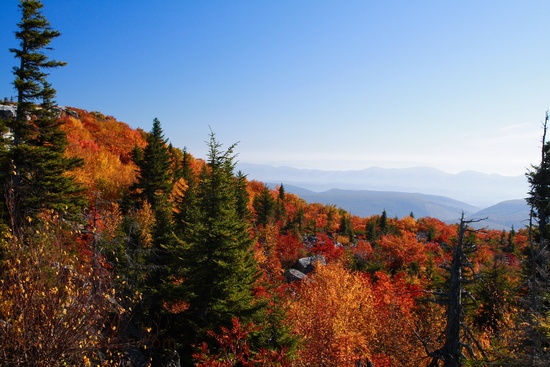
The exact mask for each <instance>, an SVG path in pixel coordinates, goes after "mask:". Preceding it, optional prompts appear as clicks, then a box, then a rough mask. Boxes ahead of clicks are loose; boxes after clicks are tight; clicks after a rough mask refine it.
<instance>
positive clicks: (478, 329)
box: [4, 108, 529, 366]
mask: <svg viewBox="0 0 550 367" xmlns="http://www.w3.org/2000/svg"><path fill="white" fill-rule="evenodd" d="M62 111H63V112H61V114H60V120H61V121H62V122H63V123H64V124H63V130H64V131H65V132H66V134H67V137H68V141H69V144H68V148H67V154H68V155H69V156H71V157H78V158H81V159H83V161H84V164H83V165H82V166H81V167H80V168H79V169H77V170H75V171H74V172H73V173H72V174H73V175H74V177H75V178H76V180H77V181H78V182H80V183H81V184H82V185H83V187H84V189H85V192H84V194H85V196H86V197H87V198H88V203H89V206H88V211H87V212H88V213H89V214H88V215H86V217H85V220H86V225H85V227H83V229H81V230H79V231H77V233H76V234H74V235H71V234H69V233H65V234H64V235H63V236H64V237H63V238H64V240H63V241H64V242H63V243H62V244H59V245H57V246H65V247H66V248H67V250H71V251H74V250H76V251H77V252H76V253H74V254H75V256H76V257H75V258H74V259H73V260H71V261H77V262H78V263H80V264H81V265H79V266H87V265H86V264H94V263H95V264H96V265H98V266H100V268H99V269H94V270H93V272H95V273H99V274H96V275H94V276H100V277H101V279H103V280H102V282H105V283H106V284H107V283H108V284H110V287H112V288H109V289H110V290H108V292H111V291H112V292H113V294H114V295H116V297H117V299H119V301H118V304H119V306H117V307H121V310H125V311H124V312H122V314H120V315H119V316H117V322H118V323H120V326H118V328H117V329H116V332H114V333H113V331H112V330H111V331H110V332H109V333H108V334H109V336H108V338H105V339H103V340H102V342H103V343H104V344H105V345H103V346H102V348H107V349H109V348H111V349H114V350H115V351H111V352H110V353H112V354H113V355H117V356H119V357H117V358H129V359H131V360H132V361H133V362H132V363H135V364H136V365H138V361H147V360H148V361H150V362H148V363H154V364H157V365H162V364H163V363H168V362H167V361H168V360H170V358H171V357H172V355H171V353H172V352H173V350H171V348H175V350H177V351H178V355H179V358H180V359H181V361H182V362H181V363H184V362H183V360H187V361H188V362H185V363H197V364H198V365H201V366H214V365H218V364H216V363H225V364H221V365H228V366H229V365H236V363H237V361H238V360H242V361H248V362H247V363H250V365H265V364H266V363H267V364H268V365H295V366H319V365H324V364H325V363H326V364H330V365H338V366H347V365H349V366H354V365H356V363H357V362H358V361H359V360H361V361H364V363H365V365H366V363H367V361H370V363H372V364H373V365H374V366H422V365H429V363H430V361H431V360H432V359H433V357H431V356H430V353H432V352H434V351H436V350H437V349H438V348H440V347H441V345H443V344H444V340H445V330H446V306H445V301H444V299H445V297H443V298H441V295H444V294H445V292H446V288H447V282H448V279H449V271H448V268H447V265H446V264H450V263H451V262H452V258H453V251H454V249H455V248H456V246H457V243H458V241H459V237H458V234H459V233H458V230H459V223H458V222H457V224H451V225H448V224H445V223H444V222H442V221H440V220H438V219H435V218H430V217H424V218H414V217H412V216H410V215H408V216H403V217H402V218H400V219H398V218H388V217H387V216H386V215H385V213H384V212H383V213H380V214H379V215H373V216H369V217H358V216H354V215H350V214H349V213H348V212H346V211H344V210H342V209H339V208H337V207H335V206H334V205H324V204H319V203H307V202H306V201H305V200H303V199H301V198H300V197H298V196H296V195H294V194H289V193H287V192H285V189H284V186H279V187H276V188H274V189H270V188H268V187H267V186H265V185H264V184H263V183H261V182H257V181H248V180H246V179H245V178H239V176H238V175H237V174H236V173H233V174H232V177H233V178H232V181H234V182H235V183H237V182H242V183H243V184H244V185H245V186H244V188H245V190H244V191H242V192H241V194H242V197H241V199H242V200H245V201H244V202H243V205H245V206H244V207H243V208H241V210H243V212H242V213H241V214H239V215H238V218H241V219H240V220H243V221H245V225H246V226H245V227H246V228H248V230H247V233H248V235H249V239H250V241H253V245H252V246H251V247H250V251H253V254H254V263H255V264H256V265H254V267H256V266H257V269H258V270H257V271H258V273H257V274H256V276H255V277H254V279H253V280H251V282H252V283H251V286H252V290H253V292H252V295H253V297H254V299H255V301H252V299H251V300H250V301H249V302H251V303H252V304H256V303H258V304H261V305H262V307H261V308H262V309H263V311H261V312H260V314H259V315H258V314H256V315H255V316H253V317H251V318H250V317H245V316H244V315H241V317H237V315H235V317H229V318H228V319H226V320H227V321H225V322H228V323H227V324H226V323H225V322H224V321H223V318H222V319H220V321H219V322H220V323H219V324H218V323H216V324H210V325H208V330H205V331H204V333H205V334H204V335H210V336H209V337H206V338H205V339H203V343H205V344H197V340H194V339H193V336H189V335H187V336H185V333H183V332H182V330H184V329H180V328H182V327H189V326H185V325H187V323H188V322H189V320H187V318H191V317H192V314H191V313H190V312H189V314H188V313H187V312H188V311H189V310H190V304H189V301H190V300H192V297H191V296H190V295H188V296H187V295H186V294H187V293H186V292H185V291H184V290H183V288H184V287H181V288H180V287H179V286H178V287H175V286H176V285H178V284H180V282H181V283H183V284H185V282H186V280H187V279H186V277H185V276H183V275H184V274H185V272H182V270H181V269H182V268H187V267H192V265H191V264H190V263H193V262H194V261H195V260H197V261H198V258H197V259H195V258H193V257H188V258H185V259H183V258H182V256H191V253H187V252H186V251H187V250H186V248H188V246H190V245H191V244H190V243H189V242H190V241H191V240H190V239H189V240H183V238H182V237H184V236H187V235H185V234H184V233H186V231H189V232H193V231H194V230H195V229H192V228H189V227H187V228H185V225H184V226H183V227H184V229H178V227H179V224H178V221H179V222H180V224H181V223H184V224H185V223H187V224H189V226H193V225H192V224H191V223H192V220H191V219H190V218H191V217H192V216H193V215H198V214H192V212H193V211H195V210H198V207H200V205H199V204H198V203H197V200H198V195H197V191H196V189H197V184H198V183H199V182H203V183H206V182H208V181H204V180H205V178H204V177H203V176H204V175H205V174H206V173H205V172H209V171H211V170H212V169H214V166H212V163H213V162H212V161H211V159H212V157H210V158H209V159H210V160H209V159H206V160H203V159H197V158H195V157H193V156H192V155H191V154H190V153H188V152H185V151H181V150H179V149H176V148H171V147H169V146H168V145H166V141H165V140H163V139H161V141H164V143H163V146H164V147H165V149H166V152H167V154H168V157H169V159H168V160H169V162H170V165H169V168H168V171H169V172H167V173H169V174H168V176H167V177H168V181H169V183H170V185H169V192H166V194H167V195H166V200H167V201H166V202H167V203H170V205H169V206H167V207H169V208H171V209H169V212H168V213H165V215H167V217H166V218H169V219H166V220H167V221H168V222H166V223H159V217H158V216H157V215H158V211H156V210H155V208H154V206H153V205H152V204H151V203H149V202H148V200H147V199H142V198H143V196H142V194H143V192H144V191H143V190H144V189H139V188H138V187H137V186H136V183H137V182H139V181H140V179H143V176H142V172H141V171H140V166H139V165H138V164H137V163H136V161H137V162H140V161H139V159H137V158H136V156H139V155H140V153H139V152H141V153H143V152H145V150H146V148H147V146H148V144H151V141H152V140H151V136H152V133H146V132H143V131H139V130H133V129H131V128H130V127H129V126H128V125H127V124H124V123H121V122H118V121H116V119H115V118H113V117H106V116H103V115H102V114H101V113H98V112H87V111H84V110H81V109H77V108H64V109H62ZM158 127H160V125H159V126H158ZM157 133H158V131H157ZM158 136H162V134H160V135H157V137H158ZM148 141H149V143H148ZM211 144H213V147H217V148H215V154H214V158H215V157H218V158H219V157H220V156H225V157H226V158H227V159H230V158H231V154H232V153H230V154H229V155H226V153H227V152H224V151H220V150H218V149H220V147H219V146H218V144H219V143H217V142H216V141H215V140H213V141H212V142H211ZM220 146H221V145H220ZM136 149H137V150H136ZM142 159H143V158H142ZM226 163H229V162H226ZM228 168H230V167H228ZM193 188H195V189H193ZM140 197H142V198H140ZM151 200H153V199H151ZM202 200H205V199H202ZM227 200H230V199H229V198H227ZM138 202H139V203H141V204H139V205H137V203H138ZM201 210H206V209H201ZM211 220H213V221H217V220H221V218H211ZM48 222H51V221H50V220H48ZM167 223H169V224H170V226H172V227H171V228H172V229H171V231H172V232H173V233H174V236H173V237H172V236H167V237H162V236H163V235H164V234H166V233H164V234H159V233H158V232H157V230H156V229H155V227H156V226H159V225H162V226H164V225H167ZM50 225H51V226H54V227H55V226H56V224H55V223H50ZM195 225H198V224H195ZM57 226H59V225H58V224H57ZM212 228H214V227H212ZM59 230H61V229H57V230H54V231H55V233H57V231H59ZM176 233H179V235H176ZM468 233H469V234H468V242H467V243H468V244H469V245H470V246H475V249H476V251H475V252H472V253H470V254H468V258H469V264H470V265H469V266H468V268H469V269H470V270H469V271H471V272H472V273H471V274H470V276H471V278H472V279H475V278H477V277H482V278H483V281H480V282H472V283H471V285H468V286H467V288H468V292H469V294H471V295H472V297H473V298H474V299H475V300H476V301H475V302H465V304H464V309H463V317H464V322H466V323H467V324H468V325H469V333H470V334H471V335H470V336H471V337H472V338H473V340H475V342H473V344H471V346H472V349H471V354H470V355H469V356H468V357H469V358H471V359H474V360H479V361H486V362H487V363H488V362H489V361H500V360H504V359H506V360H508V359H515V358H519V356H520V354H521V350H520V349H517V348H518V345H519V344H518V343H519V342H520V340H518V332H520V331H521V328H522V324H521V323H520V322H519V319H518V317H519V316H520V314H518V312H517V310H518V307H520V304H521V296H522V294H523V293H522V292H523V291H522V289H523V276H522V262H523V261H524V259H525V254H526V250H527V249H528V246H529V245H528V233H527V232H526V230H519V231H517V232H516V231H512V232H506V231H491V230H485V231H473V230H472V231H471V232H470V231H469V232H468ZM203 236H208V232H205V233H204V234H203ZM159 238H164V239H163V241H164V242H163V246H162V247H160V248H159V249H161V248H162V251H164V255H163V256H159V257H157V256H153V255H152V252H154V249H155V246H156V245H155V242H156V241H159ZM189 238H193V237H189ZM37 240H38V239H37ZM196 240H197V239H195V241H196ZM58 241H59V240H58ZM217 241H221V239H219V240H217ZM75 246H77V247H75ZM48 249H49V247H47V248H46V249H44V250H42V251H46V250H48ZM48 251H50V250H48ZM194 256H199V255H197V254H195V255H194ZM201 256H204V255H201ZM312 256H313V257H315V259H322V262H313V264H312V265H313V266H310V267H309V268H307V269H306V268H303V267H300V266H299V265H298V264H300V262H299V261H298V260H300V259H304V258H308V257H312ZM50 261H53V260H50ZM302 261H303V260H302ZM321 263H322V264H326V265H321ZM9 264H10V265H11V268H12V271H15V270H17V271H18V272H21V271H31V269H20V268H19V267H23V266H24V265H18V266H17V267H16V266H15V265H14V264H11V263H9ZM6 266H8V265H6ZM29 266H30V265H29ZM202 266H204V267H206V268H204V269H203V270H204V271H206V273H204V274H203V277H207V276H208V274H209V272H211V271H213V270H212V269H211V268H210V267H209V266H208V265H202ZM234 266H237V265H234ZM250 266H251V265H250ZM159 267H160V268H162V269H164V270H162V271H161V272H160V274H159V273H158V272H156V271H155V270H153V269H155V268H156V269H158V268H159ZM8 268H10V266H8ZM299 270H301V273H302V275H303V273H308V274H307V275H305V278H310V279H312V280H314V282H310V281H305V280H301V281H291V280H294V279H304V278H303V276H302V275H300V277H299V278H296V277H293V276H292V275H293V274H294V275H296V273H297V272H299ZM82 271H84V270H82ZM194 271H199V270H198V269H195V270H194ZM239 271H240V272H246V270H245V269H244V268H243V269H241V270H239ZM242 279H244V278H240V277H237V278H235V280H233V281H235V282H240V281H241V280H242ZM153 280H154V281H153ZM201 284H202V286H204V287H206V286H207V285H206V284H205V283H201ZM13 286H16V285H15V284H13ZM26 286H28V287H29V288H30V290H33V291H35V292H36V291H37V290H34V289H32V288H33V287H38V286H39V285H38V284H33V283H32V282H30V283H29V284H27V285H26ZM174 287H175V288H174ZM136 295H137V296H136ZM60 297H61V296H60ZM4 299H5V300H6V301H8V300H9V299H10V295H9V294H7V295H6V293H4ZM6 301H5V302H6ZM5 302H4V307H6V303H5ZM8 302H9V301H8ZM152 302H153V303H154V304H156V305H157V306H156V307H158V308H157V309H155V307H151V303H152ZM10 304H12V306H11V307H13V305H14V303H10ZM57 304H58V305H59V306H58V307H59V308H60V309H59V310H55V311H54V310H53V309H52V310H51V312H61V313H63V312H67V309H65V308H64V305H63V302H59V303H57ZM9 310H10V311H9V312H10V313H11V312H14V311H13V310H12V309H11V308H10V309H9ZM64 310H65V311H64ZM68 311H69V312H70V311H71V310H68ZM114 311H115V310H113V309H111V310H110V311H109V315H110V316H105V317H106V319H107V320H109V319H110V318H112V316H113V315H112V313H113V312H114ZM20 312H21V314H22V315H23V314H24V313H23V311H22V310H21V311H20ZM6 314H7V312H6V309H4V315H6ZM124 315H126V316H124ZM25 317H28V316H27V315H25ZM94 317H99V316H94ZM4 320H6V319H4ZM35 322H37V320H36V321H35ZM52 322H53V321H52ZM259 330H261V331H262V333H265V334H266V335H264V336H263V337H261V338H260V339H257V338H258V336H257V335H258V332H259ZM22 332H23V331H22ZM100 332H101V331H100ZM201 333H203V332H201ZM262 333H260V334H262ZM5 335H8V334H5ZM198 335H199V334H196V335H195V336H197V337H198ZM200 335H202V334H200ZM225 338H228V339H225ZM262 338H267V339H264V341H262V340H261V339H262ZM273 338H274V339H273ZM114 340H117V342H114ZM268 340H271V341H270V342H268ZM495 340H498V341H499V343H498V344H495V343H494V341H495ZM470 343H472V342H470ZM98 345H99V344H98ZM192 345H195V349H193V348H191V346H192ZM115 346H116V347H115ZM159 346H163V347H162V348H160V347H159ZM164 346H167V347H166V348H164ZM98 348H99V346H98ZM111 349H109V350H111ZM98 350H100V349H98ZM100 355H101V354H96V358H98V356H100ZM191 356H193V358H191ZM90 358H91V357H90ZM503 358H504V359H503ZM114 360H115V359H113V361H114ZM192 361H194V362H192ZM113 363H114V362H113ZM262 363H263V364H262Z"/></svg>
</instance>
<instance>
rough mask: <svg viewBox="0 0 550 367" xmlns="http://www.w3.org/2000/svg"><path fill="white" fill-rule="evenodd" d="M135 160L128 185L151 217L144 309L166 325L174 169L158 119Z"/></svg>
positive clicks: (138, 202)
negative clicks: (133, 179)
mask: <svg viewBox="0 0 550 367" xmlns="http://www.w3.org/2000/svg"><path fill="white" fill-rule="evenodd" d="M134 162H135V163H136V165H137V167H138V178H137V181H136V182H135V184H134V185H132V187H131V192H132V194H131V196H132V197H133V198H134V199H135V204H136V205H137V206H138V207H139V206H140V205H144V203H148V204H149V205H150V207H151V210H152V213H153V216H154V223H155V224H154V226H153V230H152V248H150V249H147V250H148V251H147V252H148V256H146V259H145V264H144V271H145V274H144V276H143V277H142V278H143V279H144V284H143V292H144V296H145V297H144V302H145V306H144V310H145V313H146V315H145V316H144V317H147V318H149V319H150V320H151V321H153V322H155V323H156V324H158V325H159V327H160V328H161V329H163V328H165V327H166V325H165V322H164V321H163V311H162V305H161V303H162V298H163V297H162V290H163V285H162V284H163V282H164V281H165V280H166V275H167V271H168V270H167V267H168V257H169V248H170V243H171V241H172V239H173V237H172V232H173V224H172V204H171V200H170V196H171V193H172V188H173V185H174V182H173V172H172V162H171V155H170V150H169V146H168V144H167V141H166V140H165V139H164V135H163V131H162V127H161V124H160V121H159V120H158V119H156V118H155V119H154V120H153V127H152V129H151V132H150V133H149V135H148V136H147V145H146V147H145V148H144V149H139V148H136V149H135V150H134Z"/></svg>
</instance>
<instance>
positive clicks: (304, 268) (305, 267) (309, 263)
mask: <svg viewBox="0 0 550 367" xmlns="http://www.w3.org/2000/svg"><path fill="white" fill-rule="evenodd" d="M318 263H319V264H321V265H326V264H327V262H326V260H325V258H324V257H323V256H320V255H317V256H309V257H302V258H301V259H298V261H297V262H296V264H294V266H293V268H295V269H297V270H299V271H301V272H302V273H304V274H309V273H311V272H312V271H313V270H315V267H316V266H317V264H318Z"/></svg>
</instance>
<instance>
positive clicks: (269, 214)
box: [252, 185, 275, 226]
mask: <svg viewBox="0 0 550 367" xmlns="http://www.w3.org/2000/svg"><path fill="white" fill-rule="evenodd" d="M252 206H253V207H254V211H255V212H256V225H258V226H266V225H267V224H269V223H271V222H272V221H273V219H274V216H275V200H274V199H273V196H272V195H271V190H270V189H269V187H267V186H266V185H264V187H263V188H262V191H260V193H259V194H258V195H256V197H254V200H253V202H252Z"/></svg>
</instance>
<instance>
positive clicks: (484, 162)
mask: <svg viewBox="0 0 550 367" xmlns="http://www.w3.org/2000/svg"><path fill="white" fill-rule="evenodd" d="M43 3H44V6H45V7H44V14H45V15H46V17H47V18H48V19H49V21H50V22H51V24H52V26H53V28H55V29H57V30H59V31H60V32H61V33H62V36H61V37H59V38H58V39H56V40H55V41H54V42H53V43H52V47H53V48H54V50H53V51H51V52H50V53H49V55H50V56H51V57H52V58H56V59H59V60H63V61H66V62H68V66H66V67H64V68H62V69H57V70H54V71H53V72H52V74H51V76H50V79H49V80H50V82H51V83H52V84H53V86H54V88H56V89H57V101H58V102H59V104H61V105H66V106H73V107H79V108H83V109H86V110H90V111H100V112H102V113H104V114H106V115H112V116H114V117H116V118H117V119H118V120H120V121H124V122H126V123H128V124H129V125H130V126H132V127H134V128H137V127H141V128H143V129H145V130H147V131H149V130H150V129H151V126H152V122H153V119H154V118H155V117H157V118H158V119H159V120H160V121H161V123H162V127H163V129H164V132H165V136H166V137H167V138H169V139H170V141H171V143H172V144H173V145H175V146H177V147H180V148H183V147H187V148H188V150H189V151H190V152H191V153H193V154H194V155H196V156H198V157H204V156H205V155H206V151H207V148H206V144H205V141H206V140H207V139H208V134H209V132H210V128H211V129H212V130H213V131H214V132H215V133H216V135H217V137H218V139H219V140H220V141H221V142H222V143H224V145H225V146H229V145H230V144H232V143H235V142H239V144H238V146H237V149H236V151H237V152H238V153H239V157H238V159H239V160H240V161H242V162H252V163H269V164H275V165H290V166H295V167H308V168H318V169H362V168H367V167H370V166H380V167H388V168H400V167H414V166H430V167H435V168H439V169H442V170H444V171H447V172H459V171H463V170H476V171H480V172H487V173H499V174H504V175H522V174H524V173H525V171H526V168H527V167H529V165H530V164H531V163H537V160H538V158H539V150H540V137H541V132H542V130H541V122H542V120H543V118H544V113H545V111H546V110H547V109H548V108H550V31H549V28H548V26H547V22H548V19H550V2H548V1H542V0H541V1H531V0H525V1H508V0H498V1H496V0H493V1H489V0H485V1H483V0H482V1H480V0H475V1H474V0H463V1H435V0H434V1H428V0H418V1H410V0H400V1H398V0H395V1H392V0H388V1H370V0H362V1H323V0H316V1H311V0H277V1H275V0H271V1H269V0H263V1H262V0H254V1H240V0H236V1H226V0H224V1H208V0H201V1H199V0H193V1H192V0H189V1H187V0H186V1H182V0H162V1H148V0H131V1H130V0H116V1H113V0H93V1H75V0H44V1H43ZM17 4H18V1H17V0H3V1H1V2H0V14H2V22H0V98H3V97H8V98H9V97H10V96H12V95H14V91H13V87H12V85H11V82H12V80H13V76H12V73H11V69H12V67H13V66H14V65H15V63H16V61H15V59H14V58H13V55H12V54H11V53H10V52H9V51H8V49H9V48H10V47H17V43H16V41H15V38H14V34H13V32H14V31H15V30H16V23H17V22H18V21H19V17H20V15H19V12H18V8H17Z"/></svg>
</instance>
